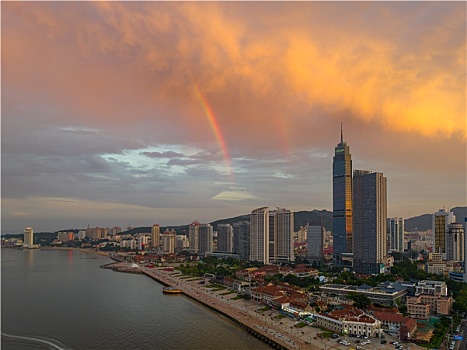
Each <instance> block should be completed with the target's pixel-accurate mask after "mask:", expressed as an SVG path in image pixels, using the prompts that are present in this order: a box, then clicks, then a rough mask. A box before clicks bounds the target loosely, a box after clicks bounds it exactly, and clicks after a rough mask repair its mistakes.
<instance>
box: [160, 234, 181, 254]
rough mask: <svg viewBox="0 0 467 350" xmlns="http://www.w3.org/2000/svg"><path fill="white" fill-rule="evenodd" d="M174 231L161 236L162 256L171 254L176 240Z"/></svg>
mask: <svg viewBox="0 0 467 350" xmlns="http://www.w3.org/2000/svg"><path fill="white" fill-rule="evenodd" d="M176 237H177V234H176V233H175V231H166V232H164V233H163V234H162V254H173V253H174V252H175V242H176V240H177V238H176Z"/></svg>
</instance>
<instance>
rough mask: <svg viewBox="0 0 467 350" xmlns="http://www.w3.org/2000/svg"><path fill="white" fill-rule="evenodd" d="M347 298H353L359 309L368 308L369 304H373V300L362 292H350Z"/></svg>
mask: <svg viewBox="0 0 467 350" xmlns="http://www.w3.org/2000/svg"><path fill="white" fill-rule="evenodd" d="M347 298H349V299H350V300H353V301H354V303H355V306H356V307H358V308H359V309H366V308H367V307H368V306H370V305H371V300H370V298H368V297H367V296H366V295H364V294H361V293H356V292H353V293H349V294H348V295H347Z"/></svg>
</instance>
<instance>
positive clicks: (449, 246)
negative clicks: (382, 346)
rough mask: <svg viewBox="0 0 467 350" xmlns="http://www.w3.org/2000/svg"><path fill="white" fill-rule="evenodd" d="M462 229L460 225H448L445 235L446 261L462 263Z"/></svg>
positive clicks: (455, 223) (463, 251)
mask: <svg viewBox="0 0 467 350" xmlns="http://www.w3.org/2000/svg"><path fill="white" fill-rule="evenodd" d="M464 234H465V232H464V227H463V226H462V224H459V223H457V222H453V223H452V224H449V225H448V230H447V233H446V259H447V260H454V261H463V260H464V254H465V248H464Z"/></svg>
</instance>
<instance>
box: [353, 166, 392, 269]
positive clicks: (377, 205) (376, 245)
mask: <svg viewBox="0 0 467 350" xmlns="http://www.w3.org/2000/svg"><path fill="white" fill-rule="evenodd" d="M386 183H387V181H386V178H385V177H384V176H383V174H382V173H379V172H370V171H367V170H355V171H354V176H353V189H352V192H353V201H352V203H353V239H354V250H353V270H354V271H355V272H357V273H364V274H379V273H382V272H384V269H385V264H386V255H387V238H386V219H387V184H386Z"/></svg>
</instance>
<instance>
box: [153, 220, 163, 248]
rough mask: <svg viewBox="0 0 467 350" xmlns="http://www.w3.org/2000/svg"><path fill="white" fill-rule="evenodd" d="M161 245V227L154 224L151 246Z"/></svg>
mask: <svg viewBox="0 0 467 350" xmlns="http://www.w3.org/2000/svg"><path fill="white" fill-rule="evenodd" d="M160 245H161V228H160V226H159V225H157V224H154V225H152V227H151V248H157V247H159V246H160Z"/></svg>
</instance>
